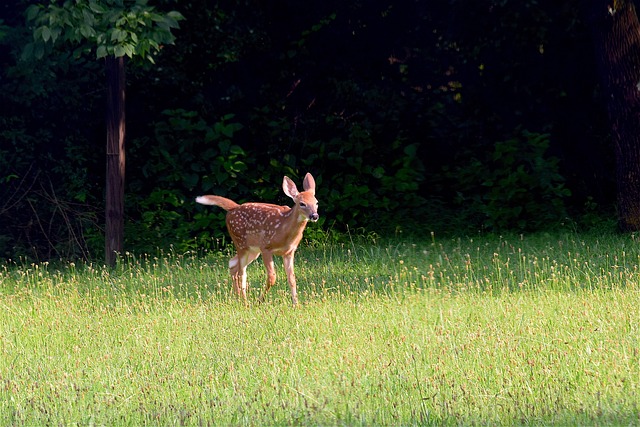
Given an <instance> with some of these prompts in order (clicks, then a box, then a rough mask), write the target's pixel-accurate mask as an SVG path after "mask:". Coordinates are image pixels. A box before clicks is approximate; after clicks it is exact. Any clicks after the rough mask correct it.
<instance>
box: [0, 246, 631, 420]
mask: <svg viewBox="0 0 640 427" xmlns="http://www.w3.org/2000/svg"><path fill="white" fill-rule="evenodd" d="M637 245H638V242H636V241H635V238H634V236H604V237H596V236H587V237H584V236H583V237H581V236H577V235H567V236H549V235H536V236H531V237H522V236H509V237H500V236H488V237H478V238H473V239H470V238H467V239H452V240H446V241H439V240H438V239H437V236H434V237H433V238H432V237H431V236H427V237H426V238H425V239H424V240H422V241H420V240H416V241H415V243H414V242H410V241H407V240H404V241H394V242H376V241H368V242H365V243H349V244H344V245H340V244H326V245H319V246H317V247H313V248H309V247H306V248H301V249H300V251H299V254H298V256H297V257H296V269H297V275H298V282H299V293H300V301H301V305H300V307H298V308H296V309H294V308H292V307H291V306H290V298H289V295H288V287H287V286H286V279H285V277H284V273H283V271H282V266H281V264H279V265H278V266H277V268H278V272H279V274H280V276H279V280H278V284H277V286H276V287H275V288H274V289H273V290H272V292H271V293H270V294H269V296H268V298H267V302H266V303H264V304H262V305H257V304H256V303H255V301H256V299H257V298H256V297H257V295H258V293H259V292H260V291H261V290H262V282H263V280H264V271H263V267H262V266H261V264H260V261H258V262H256V263H255V266H254V265H252V266H251V267H250V268H249V280H250V283H251V286H252V293H251V295H250V300H251V301H252V304H251V306H250V307H248V308H246V307H244V306H243V305H242V304H240V303H239V302H238V301H237V300H236V299H235V298H233V296H232V295H230V285H229V281H228V279H227V269H226V264H227V258H228V255H229V254H225V253H222V254H220V253H210V254H198V255H195V254H175V253H171V252H169V253H167V254H162V253H160V254H158V255H156V256H145V257H134V256H132V255H126V256H125V257H124V259H123V260H122V262H121V263H120V264H119V265H118V267H117V268H116V269H115V270H108V269H105V268H103V267H101V266H97V265H93V264H80V263H77V264H75V265H74V264H72V263H62V264H60V265H57V266H53V265H52V264H46V263H42V264H30V263H24V262H20V261H17V262H15V261H11V262H8V263H6V264H5V265H3V266H0V413H1V414H3V417H1V418H0V424H4V425H34V424H38V425H41V424H65V425H68V424H72V425H73V424H105V425H116V424H117V425H140V424H145V423H146V424H154V425H202V424H205V425H206V424H216V425H228V424H247V425H256V424H269V425H290V424H305V425H326V424H330V425H335V424H347V425H379V424H384V425H389V424H394V425H398V424H402V425H407V424H421V425H424V424H434V425H440V424H443V423H444V424H472V423H481V424H553V423H556V424H609V423H614V424H638V423H640V390H639V387H640V350H639V348H640V331H639V326H638V325H639V324H640V314H639V311H640V310H639V307H640V286H639V283H640V276H639V274H640V273H639V271H638V265H639V264H640V250H638V248H637Z"/></svg>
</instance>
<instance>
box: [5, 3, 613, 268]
mask: <svg viewBox="0 0 640 427" xmlns="http://www.w3.org/2000/svg"><path fill="white" fill-rule="evenodd" d="M29 3H30V2H29V1H27V0H13V1H9V2H6V3H5V4H4V5H2V6H0V13H1V14H2V15H0V17H1V19H2V21H0V63H1V64H2V67H1V69H0V94H1V95H0V97H1V98H2V99H1V105H0V182H1V185H0V256H4V257H17V256H30V257H37V258H50V257H76V256H83V257H92V256H100V254H101V253H102V242H101V228H102V224H103V219H102V217H103V211H104V208H103V197H104V196H103V192H104V179H105V177H104V142H105V136H104V76H103V71H102V67H101V65H102V64H101V63H99V62H98V61H96V60H95V59H94V58H93V57H79V58H74V57H72V55H71V54H70V53H69V51H68V50H66V49H64V48H63V47H60V48H58V49H56V50H53V51H52V53H51V54H50V55H48V56H46V57H45V58H43V59H42V60H40V61H37V62H36V61H32V62H25V61H21V60H20V59H19V58H20V55H21V49H22V48H23V47H24V46H25V45H26V43H27V42H28V41H29V40H30V37H31V35H30V33H29V29H28V28H25V27H24V22H25V20H24V16H23V15H22V13H17V12H16V11H21V10H22V11H24V10H26V8H27V6H28V4H29ZM154 3H156V4H157V6H158V7H159V8H161V9H166V10H174V9H175V10H178V11H179V12H180V13H182V14H183V15H184V16H185V18H186V19H185V21H183V22H182V23H181V26H182V28H181V29H180V30H179V31H177V32H176V33H175V34H176V36H177V39H176V44H175V45H174V46H166V47H165V48H164V49H163V50H162V53H161V54H160V55H159V56H158V57H157V58H156V64H155V65H138V64H130V66H129V67H128V76H127V78H128V86H127V121H128V123H127V168H128V169H127V184H126V191H127V206H126V212H127V215H128V218H127V227H126V230H127V235H126V244H125V247H126V248H128V250H130V251H135V252H139V251H146V252H153V251H155V250H156V248H158V247H161V248H166V247H168V246H170V245H173V246H174V247H176V248H178V249H179V250H188V249H195V248H201V247H203V246H204V247H206V246H215V245H218V243H217V242H216V239H224V236H225V233H226V232H225V230H224V225H223V224H224V220H223V218H224V215H223V213H222V212H221V211H219V210H215V209H211V208H203V207H201V206H196V205H195V204H194V202H193V199H194V197H195V196H197V195H199V194H202V193H213V194H220V195H223V196H227V197H230V198H233V199H234V200H236V201H239V202H241V201H248V200H260V201H270V202H276V203H283V204H285V203H288V201H287V200H286V197H285V196H284V195H283V194H282V191H281V189H280V188H281V187H280V186H281V181H282V176H283V175H285V174H286V175H289V176H291V177H292V178H294V180H296V182H298V183H300V177H301V176H303V175H304V173H305V172H307V171H310V172H312V173H313V174H314V176H316V180H317V183H318V196H317V197H318V199H319V201H320V214H321V217H322V220H321V222H320V224H319V227H318V226H314V227H311V228H310V229H309V230H307V231H308V233H307V236H308V237H310V238H312V239H313V238H316V239H322V238H340V234H341V233H343V232H344V231H346V230H347V229H349V230H351V231H353V230H357V232H363V231H364V230H366V232H376V233H379V234H385V233H395V232H398V231H403V232H405V233H416V234H418V235H420V234H423V235H428V233H429V232H430V231H432V230H435V231H437V232H438V233H440V234H441V233H447V232H454V233H468V232H477V231H478V230H496V231H502V230H536V229H541V228H545V227H556V226H558V224H560V223H562V222H566V221H567V217H572V218H573V220H574V221H576V222H578V223H579V221H580V218H584V217H585V216H584V215H583V213H584V207H585V206H588V208H589V213H590V214H593V213H594V212H596V211H597V210H598V208H599V206H610V205H611V204H612V203H613V199H612V195H613V191H612V187H613V182H612V179H611V178H610V177H611V176H612V174H611V170H612V162H611V154H610V147H609V146H608V138H607V131H606V116H605V115H604V112H603V111H602V109H601V107H600V105H599V104H598V99H597V85H596V84H595V82H596V81H597V79H596V74H595V73H596V69H595V65H594V62H593V55H592V52H591V48H590V45H591V41H590V39H589V37H588V35H589V31H588V29H587V28H586V25H585V22H584V20H583V19H582V16H581V15H580V13H579V12H580V7H579V2H577V1H570V2H565V3H562V4H558V2H552V1H550V0H544V1H528V0H527V1H513V0H502V1H480V2H477V1H465V2H457V1H456V2H454V1H442V2H424V1H418V0H410V1H404V2H384V1H374V2H365V3H362V2H353V1H346V2H345V1H335V0H325V1H322V2H311V3H309V2H299V1H292V0H280V1H272V2H255V1H251V0H242V1H233V2H232V1H222V2H209V1H204V0H189V1H180V2H174V1H168V0H165V1H157V2H154ZM589 218H592V216H590V217H589ZM591 223H592V221H591V222H590V224H591ZM320 230H322V231H320Z"/></svg>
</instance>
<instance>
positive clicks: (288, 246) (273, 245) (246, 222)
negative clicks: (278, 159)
mask: <svg viewBox="0 0 640 427" xmlns="http://www.w3.org/2000/svg"><path fill="white" fill-rule="evenodd" d="M302 185H303V187H304V191H302V192H298V188H297V187H296V184H295V183H294V182H293V181H292V180H291V179H289V177H286V176H285V177H284V180H283V181H282V189H283V190H284V193H285V194H286V195H287V196H289V197H291V198H292V199H293V201H294V202H295V205H294V206H293V208H290V207H288V206H277V205H271V204H267V203H244V204H242V205H239V204H237V203H236V202H234V201H233V200H229V199H227V198H225V197H220V196H200V197H197V198H196V202H198V203H201V204H203V205H215V206H219V207H221V208H222V209H224V210H226V211H227V218H226V222H227V229H228V230H229V234H230V235H231V239H232V240H233V244H234V245H235V247H236V251H237V254H236V256H234V257H233V258H231V260H230V261H229V271H230V273H231V279H232V282H233V290H234V291H235V292H236V293H237V294H238V295H239V296H241V297H242V298H243V299H244V302H245V304H246V303H247V266H248V265H249V264H251V263H252V262H253V261H254V260H255V259H256V258H258V256H260V254H261V253H262V259H263V261H264V265H265V267H266V269H267V284H266V287H265V288H264V291H263V293H262V295H261V296H260V300H259V301H260V302H262V301H264V299H265V296H266V295H267V292H268V291H269V289H270V288H271V287H272V286H273V284H274V283H275V282H276V269H275V266H274V264H273V256H274V255H277V256H281V257H282V258H283V261H284V268H285V270H286V272H287V279H288V281H289V288H290V289H291V301H292V302H293V305H296V304H298V292H297V289H296V276H295V273H294V271H293V256H294V254H295V252H296V249H297V248H298V244H299V243H300V240H301V239H302V232H303V231H304V229H305V227H306V226H307V222H308V221H314V222H315V221H317V220H318V218H319V217H318V200H316V197H315V194H316V181H315V180H314V179H313V176H311V174H310V173H308V174H307V175H306V176H305V177H304V182H303V184H302Z"/></svg>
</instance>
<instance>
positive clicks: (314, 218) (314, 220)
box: [309, 213, 320, 222]
mask: <svg viewBox="0 0 640 427" xmlns="http://www.w3.org/2000/svg"><path fill="white" fill-rule="evenodd" d="M318 218H320V215H318V214H317V213H312V214H311V215H309V220H311V221H313V222H316V221H317V220H318Z"/></svg>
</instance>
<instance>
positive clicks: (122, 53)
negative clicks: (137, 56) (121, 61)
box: [113, 45, 127, 58]
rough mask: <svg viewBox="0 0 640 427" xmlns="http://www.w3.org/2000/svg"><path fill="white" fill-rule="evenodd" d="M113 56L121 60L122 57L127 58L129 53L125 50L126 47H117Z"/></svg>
mask: <svg viewBox="0 0 640 427" xmlns="http://www.w3.org/2000/svg"><path fill="white" fill-rule="evenodd" d="M113 54H114V55H115V57H116V58H120V57H122V56H125V55H126V54H127V52H126V50H125V49H124V47H122V46H120V45H117V46H115V47H114V49H113Z"/></svg>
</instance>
